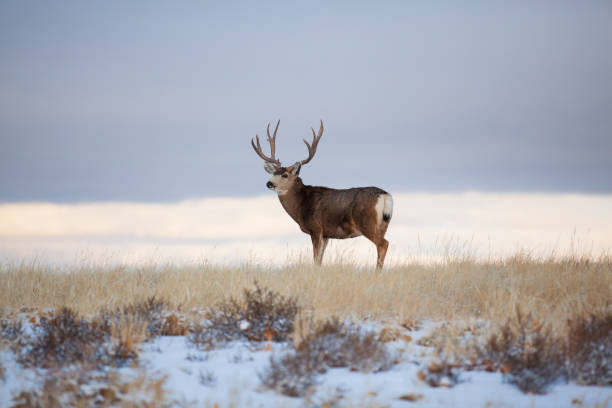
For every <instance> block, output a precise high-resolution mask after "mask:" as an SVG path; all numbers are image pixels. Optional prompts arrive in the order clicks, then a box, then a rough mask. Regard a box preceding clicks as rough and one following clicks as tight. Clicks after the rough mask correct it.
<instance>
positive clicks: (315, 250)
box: [310, 233, 327, 265]
mask: <svg viewBox="0 0 612 408" xmlns="http://www.w3.org/2000/svg"><path fill="white" fill-rule="evenodd" d="M310 239H311V241H312V256H313V259H314V263H315V264H316V265H321V262H322V261H323V253H324V252H325V247H326V246H327V238H323V236H322V235H321V234H317V233H312V234H310Z"/></svg>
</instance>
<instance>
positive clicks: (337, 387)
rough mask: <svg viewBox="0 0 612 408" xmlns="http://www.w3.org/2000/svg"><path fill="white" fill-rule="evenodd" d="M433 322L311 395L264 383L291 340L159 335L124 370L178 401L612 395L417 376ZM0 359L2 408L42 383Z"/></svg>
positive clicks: (506, 401) (429, 401)
mask: <svg viewBox="0 0 612 408" xmlns="http://www.w3.org/2000/svg"><path fill="white" fill-rule="evenodd" d="M433 326H434V325H433V324H429V325H424V326H423V327H422V328H421V329H419V330H414V331H406V334H409V336H410V339H408V338H406V337H405V338H404V339H403V340H396V341H392V342H389V343H387V347H389V349H390V351H391V352H392V353H396V355H397V356H398V363H397V364H395V365H394V366H393V368H392V369H391V370H389V371H384V372H379V373H370V374H366V373H360V372H352V371H350V370H349V369H347V368H335V369H330V370H329V371H328V372H327V373H325V374H322V375H321V376H320V377H319V383H318V385H317V386H316V387H315V389H314V390H313V393H312V394H311V395H309V396H308V397H305V398H291V397H286V396H282V395H279V394H277V393H275V392H274V391H272V390H269V389H265V388H264V387H263V386H262V385H261V380H260V376H259V374H260V373H262V372H263V371H264V370H265V368H266V367H267V365H268V363H269V359H270V356H271V355H280V354H281V353H283V352H286V351H287V350H288V349H289V345H288V344H285V343H267V342H264V343H247V342H234V343H230V344H229V345H227V346H226V347H223V348H219V349H215V350H212V351H201V350H198V349H196V348H195V347H194V346H193V345H192V344H191V343H190V342H188V341H187V339H186V338H185V337H184V336H172V337H171V336H159V337H156V338H154V339H153V340H152V341H150V342H147V343H145V344H144V345H143V346H142V349H141V352H140V356H139V367H124V368H121V369H120V370H119V372H120V374H121V375H122V376H126V377H130V376H134V375H136V374H137V373H138V372H140V371H143V370H146V373H147V375H149V376H155V377H161V376H163V375H167V380H166V382H165V388H166V389H167V390H168V395H167V397H168V399H169V400H171V401H174V402H173V405H174V406H210V407H217V406H218V407H227V406H237V407H277V406H280V407H304V406H307V407H324V406H327V407H333V406H362V407H378V406H389V407H410V406H419V407H449V406H451V407H578V406H584V407H595V406H598V407H605V406H608V404H610V401H611V400H612V388H609V387H592V386H590V387H589V386H578V385H575V384H566V383H561V382H560V383H557V384H554V385H553V386H551V387H550V389H549V390H548V393H547V394H545V395H528V394H524V393H522V392H521V391H520V390H519V389H518V388H516V387H515V386H513V385H510V384H507V383H505V382H504V381H503V378H502V374H500V373H488V372H482V371H460V372H459V382H458V383H457V384H456V385H454V386H453V387H437V388H432V387H430V386H429V385H427V384H426V383H424V382H422V381H420V380H419V378H418V375H417V373H418V372H419V371H420V370H423V369H424V367H427V365H428V364H429V363H430V362H431V350H429V349H428V348H427V347H424V346H420V345H418V344H417V343H416V341H417V340H418V339H419V338H420V337H422V336H424V335H425V334H426V333H428V332H429V331H430V330H431V329H432V327H433ZM0 363H1V364H2V366H3V367H4V371H5V373H4V377H5V378H4V380H0V407H8V406H10V405H11V404H12V396H13V395H15V394H16V393H18V392H19V391H20V390H23V389H28V388H32V387H36V386H37V384H38V383H39V381H40V379H39V377H38V379H37V376H36V373H35V372H34V371H33V370H31V369H24V368H22V367H21V366H20V365H19V364H18V363H17V362H16V361H15V355H14V354H13V353H11V352H9V351H6V350H4V351H1V352H0ZM402 397H404V399H402ZM408 398H411V399H413V400H415V401H409V400H407V399H408Z"/></svg>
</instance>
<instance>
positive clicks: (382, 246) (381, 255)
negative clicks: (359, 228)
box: [376, 238, 389, 270]
mask: <svg viewBox="0 0 612 408" xmlns="http://www.w3.org/2000/svg"><path fill="white" fill-rule="evenodd" d="M387 248H389V241H387V240H386V239H384V238H382V239H381V241H380V242H378V243H376V251H377V252H378V259H377V260H376V269H378V270H380V269H382V267H383V263H385V256H386V255H387Z"/></svg>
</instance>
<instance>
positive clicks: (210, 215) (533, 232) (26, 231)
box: [0, 192, 612, 265]
mask: <svg viewBox="0 0 612 408" xmlns="http://www.w3.org/2000/svg"><path fill="white" fill-rule="evenodd" d="M611 231H612V196H610V195H577V194H573V195H568V194H492V193H475V192H474V193H463V194H395V195H394V214H393V219H392V221H391V226H390V228H389V231H388V233H387V239H388V240H389V241H390V243H391V246H390V250H389V259H390V261H391V262H402V261H405V260H425V261H428V260H439V259H443V258H444V257H445V256H451V257H452V256H456V255H466V254H471V255H475V256H479V257H488V256H494V257H495V256H507V255H510V254H513V253H515V252H516V251H518V250H521V249H524V250H528V251H530V252H532V253H534V254H536V255H548V254H550V253H551V252H552V251H556V252H557V253H561V254H563V253H568V251H575V252H579V253H584V252H586V253H591V254H595V255H599V254H601V253H602V252H607V251H609V250H610V249H611V248H612V232H611ZM0 248H1V249H0V257H1V258H2V259H3V260H4V261H8V262H19V261H24V260H25V261H26V262H27V261H31V260H33V259H37V260H38V261H40V262H45V263H46V262H51V263H75V262H76V263H82V262H89V263H101V262H102V263H124V264H142V263H160V262H172V263H178V264H189V263H198V262H212V263H220V264H237V263H243V262H256V263H272V264H282V263H284V262H287V261H295V260H299V259H307V260H309V259H310V256H311V255H310V251H311V249H310V240H309V239H308V237H307V235H305V234H303V233H302V232H301V231H300V230H299V228H298V226H297V225H296V224H295V223H294V222H293V220H291V219H290V217H289V216H288V215H287V214H286V213H285V211H284V210H283V209H282V207H281V205H280V203H279V202H278V199H277V198H276V197H274V196H265V197H256V198H207V199H197V200H187V201H181V202H178V203H172V204H147V203H120V202H117V203H86V204H51V203H23V204H3V205H0ZM334 258H335V259H338V258H343V259H346V260H351V261H356V262H363V263H365V264H367V265H369V264H372V265H373V264H374V259H375V249H374V246H373V245H372V244H371V243H370V242H369V241H367V240H366V239H365V238H363V237H360V238H357V239H352V240H343V241H332V243H331V245H330V247H329V248H328V251H327V253H326V260H328V261H329V260H330V259H334Z"/></svg>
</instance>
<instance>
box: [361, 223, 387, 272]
mask: <svg viewBox="0 0 612 408" xmlns="http://www.w3.org/2000/svg"><path fill="white" fill-rule="evenodd" d="M388 226H389V223H388V222H387V221H383V222H382V223H381V224H380V225H378V226H373V227H371V228H367V227H366V228H363V231H362V232H363V235H364V236H365V237H366V238H367V239H369V240H370V241H372V242H373V243H374V245H376V252H377V253H378V257H377V259H376V269H382V267H383V264H384V263H385V256H386V255H387V248H389V241H387V240H386V239H385V233H386V232H387V227H388Z"/></svg>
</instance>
